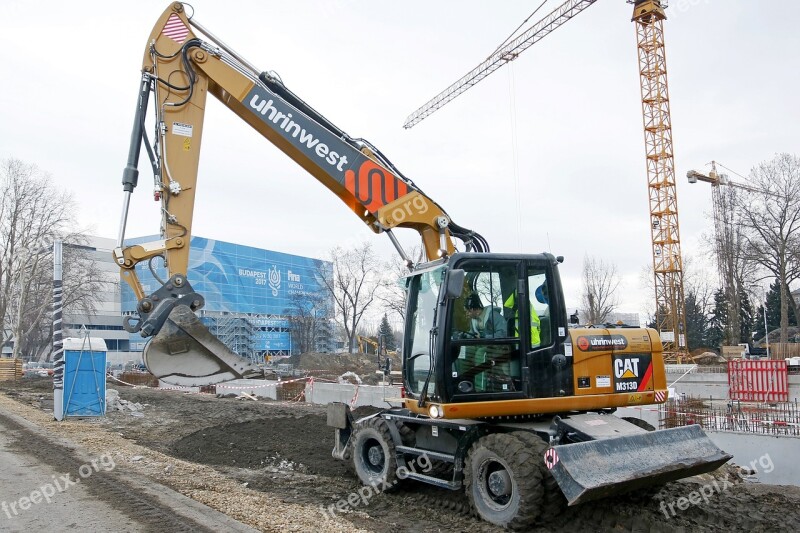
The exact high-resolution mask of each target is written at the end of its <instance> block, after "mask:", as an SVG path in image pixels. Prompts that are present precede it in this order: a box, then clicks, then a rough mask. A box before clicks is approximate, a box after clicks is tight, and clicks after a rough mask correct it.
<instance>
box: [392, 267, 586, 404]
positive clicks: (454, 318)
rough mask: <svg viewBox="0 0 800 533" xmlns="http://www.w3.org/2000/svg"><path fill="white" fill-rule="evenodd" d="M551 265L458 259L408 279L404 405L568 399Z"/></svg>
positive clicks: (568, 370) (559, 304) (568, 374)
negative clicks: (422, 401) (408, 402)
mask: <svg viewBox="0 0 800 533" xmlns="http://www.w3.org/2000/svg"><path fill="white" fill-rule="evenodd" d="M557 264H558V261H557V260H556V258H555V257H553V256H552V255H550V254H538V255H524V256H520V255H511V254H488V253H472V254H470V253H458V254H454V255H453V256H452V257H450V258H449V259H448V260H447V262H446V263H438V264H433V265H428V266H426V267H424V268H422V269H420V270H418V271H416V272H414V273H412V274H411V275H409V276H408V278H407V284H406V287H407V294H408V302H407V311H406V330H405V331H406V333H405V335H406V337H405V339H404V341H405V342H404V343H403V358H404V365H403V368H404V381H405V386H406V392H407V396H408V397H409V398H411V399H417V400H419V399H421V397H423V396H424V399H426V400H430V401H434V402H442V403H458V402H478V401H491V400H514V399H526V398H548V397H555V396H567V395H570V394H572V365H570V364H567V363H568V362H567V359H566V357H565V355H564V339H565V337H566V329H567V317H566V311H565V306H564V303H563V295H562V291H561V281H560V278H559V276H558V270H557ZM423 391H424V392H425V394H424V395H423Z"/></svg>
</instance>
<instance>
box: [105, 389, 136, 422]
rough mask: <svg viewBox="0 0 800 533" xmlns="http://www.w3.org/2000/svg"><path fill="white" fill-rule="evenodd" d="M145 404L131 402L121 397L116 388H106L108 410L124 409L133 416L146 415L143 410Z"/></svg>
mask: <svg viewBox="0 0 800 533" xmlns="http://www.w3.org/2000/svg"><path fill="white" fill-rule="evenodd" d="M144 408H145V406H144V405H143V404H141V403H138V402H129V401H128V400H123V399H122V398H120V397H119V392H118V391H116V390H114V389H106V411H109V410H111V411H115V410H116V411H124V412H128V413H130V414H131V415H133V416H144V414H143V413H142V412H141V411H142V410H143V409H144Z"/></svg>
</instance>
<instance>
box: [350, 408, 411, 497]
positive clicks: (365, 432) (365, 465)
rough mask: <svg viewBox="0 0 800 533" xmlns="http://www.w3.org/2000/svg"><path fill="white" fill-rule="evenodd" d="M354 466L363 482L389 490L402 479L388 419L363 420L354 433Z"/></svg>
mask: <svg viewBox="0 0 800 533" xmlns="http://www.w3.org/2000/svg"><path fill="white" fill-rule="evenodd" d="M352 454H353V467H354V468H355V471H356V475H358V479H359V480H360V481H361V483H362V484H364V485H369V486H372V487H378V488H379V490H381V491H383V490H388V489H391V488H393V487H395V486H396V485H397V484H398V483H399V481H400V480H399V479H398V477H397V466H398V465H397V455H396V454H395V445H394V441H393V440H392V435H391V433H390V432H389V426H388V422H387V421H386V420H384V419H383V418H373V419H370V420H367V421H366V422H364V424H363V425H361V426H360V427H359V428H358V430H357V431H356V433H355V435H354V436H353V449H352Z"/></svg>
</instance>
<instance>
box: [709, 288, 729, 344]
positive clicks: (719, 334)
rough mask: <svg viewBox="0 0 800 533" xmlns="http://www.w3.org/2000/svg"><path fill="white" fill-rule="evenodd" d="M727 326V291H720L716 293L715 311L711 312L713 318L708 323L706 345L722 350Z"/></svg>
mask: <svg viewBox="0 0 800 533" xmlns="http://www.w3.org/2000/svg"><path fill="white" fill-rule="evenodd" d="M727 325H728V304H727V301H726V299H725V291H723V290H722V289H719V290H717V291H716V292H715V293H714V309H713V310H712V311H711V318H710V319H709V321H708V329H707V330H706V345H707V346H710V347H714V348H720V346H721V345H722V342H723V341H724V340H725V327H726V326H727Z"/></svg>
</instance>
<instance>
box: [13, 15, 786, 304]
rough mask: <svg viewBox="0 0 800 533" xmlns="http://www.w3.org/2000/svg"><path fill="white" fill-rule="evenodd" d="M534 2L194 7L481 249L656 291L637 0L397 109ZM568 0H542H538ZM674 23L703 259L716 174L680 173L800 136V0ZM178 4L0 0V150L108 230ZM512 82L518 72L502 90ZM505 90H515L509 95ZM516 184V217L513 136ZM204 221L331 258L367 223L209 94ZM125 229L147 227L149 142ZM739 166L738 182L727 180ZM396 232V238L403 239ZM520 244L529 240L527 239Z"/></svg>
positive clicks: (682, 152)
mask: <svg viewBox="0 0 800 533" xmlns="http://www.w3.org/2000/svg"><path fill="white" fill-rule="evenodd" d="M539 3H540V2H539V0H533V1H519V0H513V1H503V2H488V1H485V2H479V1H463V0H460V1H454V0H448V1H436V2H434V1H430V0H426V1H417V0H405V1H403V2H377V1H372V2H368V1H366V0H337V1H327V2H325V1H311V0H307V1H303V0H300V1H291V2H290V1H281V2H277V1H271V0H258V1H237V0H229V1H227V2H218V1H216V2H215V1H211V0H195V1H194V2H192V5H193V6H194V9H195V13H196V19H197V20H198V21H199V22H200V23H201V24H203V25H204V26H206V27H207V28H209V30H211V31H212V32H214V33H215V34H216V35H217V36H218V37H219V38H220V39H222V40H223V41H225V42H226V43H227V44H229V45H230V46H232V47H233V48H234V49H235V50H236V51H238V52H239V53H240V54H241V55H242V56H244V57H245V58H246V59H247V60H248V61H249V62H250V63H252V64H254V65H256V66H257V67H258V68H259V69H262V70H274V71H276V72H278V73H279V74H280V76H281V77H282V79H283V80H284V82H285V83H286V85H287V86H288V87H289V88H290V89H291V90H293V91H294V92H295V93H297V94H298V95H299V96H300V97H302V98H303V99H305V100H306V101H307V102H308V103H309V104H311V105H312V106H314V107H315V108H316V109H317V110H319V111H320V112H322V113H323V114H324V115H326V116H327V117H328V118H329V119H330V120H331V121H333V122H334V123H335V124H337V125H338V126H339V127H341V128H342V129H344V130H345V131H347V132H348V133H349V134H351V135H353V136H356V137H364V138H366V139H369V140H370V141H371V142H372V143H373V144H375V145H376V146H377V147H378V148H379V149H380V150H381V151H382V152H384V153H385V154H386V155H387V156H388V157H389V158H390V159H392V161H393V162H394V163H395V165H397V166H398V168H400V169H401V170H402V171H403V172H404V173H405V174H406V175H407V176H408V177H410V178H411V179H413V180H414V181H415V182H416V183H417V184H418V185H419V186H420V187H421V188H422V189H423V190H424V191H425V193H426V194H427V195H428V196H430V197H431V198H433V199H434V200H436V201H437V202H439V203H440V204H441V205H442V206H443V207H444V208H445V209H446V210H447V212H448V213H449V214H450V215H451V216H452V218H453V219H454V220H455V221H456V222H457V223H459V224H460V225H462V226H466V227H469V228H472V229H475V230H477V231H479V232H480V233H481V234H483V235H484V236H485V237H486V238H487V239H488V240H489V242H490V244H491V246H492V250H493V251H505V252H516V251H520V250H522V251H525V252H541V251H550V252H552V253H553V254H556V255H563V256H564V257H565V258H566V259H565V262H564V265H563V268H562V280H563V282H564V290H565V293H566V296H567V299H568V301H572V302H574V303H575V304H577V300H578V294H579V290H580V273H581V264H582V260H583V257H584V256H585V255H587V254H588V255H589V256H591V257H594V258H597V259H602V260H604V261H606V262H611V263H614V264H616V265H617V268H618V270H619V271H620V273H621V274H622V276H623V284H622V287H621V290H620V291H621V292H620V296H621V299H622V301H623V305H622V310H623V311H628V312H643V311H645V310H646V309H647V308H648V307H652V303H651V302H652V301H653V299H654V296H653V295H652V293H651V292H650V290H649V289H646V288H645V287H643V286H642V283H641V279H640V278H641V271H642V269H644V268H646V267H647V266H648V265H650V264H651V262H652V251H651V245H650V231H649V225H648V224H649V221H648V219H649V217H648V212H649V203H648V195H647V178H646V174H645V160H644V141H643V134H642V118H641V101H640V92H639V79H638V71H637V67H638V65H637V59H636V39H635V32H634V25H633V23H631V22H630V18H631V12H632V8H631V6H630V5H629V4H627V3H626V2H624V1H623V0H599V1H598V2H597V3H596V4H595V5H594V6H592V7H590V8H588V9H587V10H586V11H584V12H583V13H582V14H580V15H578V16H577V17H576V18H575V19H573V20H572V21H570V22H568V23H567V24H566V25H564V26H563V27H562V28H560V29H558V30H557V31H556V32H554V33H552V34H551V35H550V36H548V37H547V38H545V39H544V40H543V41H541V42H540V43H538V44H536V45H534V46H533V47H531V48H529V49H528V50H527V51H526V52H525V53H524V54H523V55H521V56H520V58H519V59H518V60H517V61H515V62H514V63H513V64H512V66H511V68H508V67H505V68H503V69H501V70H499V71H497V72H495V73H494V74H493V75H492V76H491V77H489V78H488V79H486V80H484V81H483V82H481V83H480V84H479V85H477V86H476V87H474V88H472V89H470V90H469V91H467V92H466V93H465V94H463V95H462V96H460V97H459V98H457V99H456V100H455V101H453V102H452V103H450V104H449V105H447V106H446V107H444V108H443V109H441V110H440V111H438V112H437V113H436V114H434V115H433V116H431V117H429V118H428V119H426V120H425V121H423V122H422V123H421V124H419V125H417V126H416V127H415V128H413V129H411V130H403V128H402V124H403V122H404V119H405V118H406V116H407V115H409V114H410V113H411V112H412V111H414V110H415V109H416V108H417V107H419V106H420V105H422V104H423V103H425V102H426V101H428V100H429V99H430V98H431V97H433V96H434V95H436V94H437V93H438V92H439V91H441V90H442V89H444V88H445V87H446V86H448V85H449V84H451V83H452V82H454V81H455V80H456V79H458V78H460V77H461V76H462V75H463V74H465V73H466V72H467V71H469V70H470V69H472V68H473V67H474V66H476V65H477V64H478V63H479V62H481V61H482V60H483V59H484V58H485V57H487V55H488V54H489V53H491V52H492V51H493V50H494V48H495V47H496V46H497V45H498V44H499V43H500V42H501V41H502V40H503V39H505V37H506V36H507V35H508V34H509V33H510V32H511V31H512V30H513V29H514V28H515V27H516V26H517V25H518V24H519V23H521V22H522V20H523V19H524V18H525V17H526V16H527V15H528V14H529V13H530V12H531V11H532V10H533V8H534V7H535V6H536V5H538V4H539ZM560 3H561V0H550V1H549V2H548V5H547V6H546V7H545V9H543V10H542V11H541V12H540V13H545V12H546V11H548V10H550V9H553V8H554V7H555V6H557V5H559V4H560ZM670 3H671V6H670V8H669V10H668V15H669V17H670V18H669V20H668V21H667V22H666V23H665V32H666V42H667V63H668V69H669V84H670V97H671V105H672V119H673V137H674V144H675V163H676V174H677V176H678V204H679V212H680V230H681V241H682V247H683V252H684V255H685V256H689V257H693V258H694V261H695V264H698V263H700V262H701V261H702V259H703V253H704V246H703V235H704V234H708V232H709V231H711V228H712V226H711V222H710V220H709V218H708V216H709V213H710V208H711V190H710V187H708V186H707V185H706V184H703V183H699V184H696V185H689V184H688V182H687V181H686V178H685V175H686V171H687V170H689V169H691V168H697V169H700V170H703V169H707V168H708V167H705V164H706V163H708V162H709V161H711V160H712V159H716V160H717V161H720V162H722V163H723V164H725V165H726V166H728V167H730V168H732V169H734V170H736V171H738V172H740V173H742V174H747V173H748V172H749V169H750V168H751V167H753V166H754V165H756V164H757V163H759V162H760V161H763V160H766V159H770V158H772V156H773V155H774V154H775V153H776V152H784V151H785V152H792V153H795V154H798V153H800V149H798V141H800V139H799V138H798V137H799V135H798V124H800V106H798V103H797V95H798V94H800V69H798V65H799V63H800V61H799V60H798V59H797V52H798V50H800V33H798V31H797V28H796V25H797V21H798V20H800V2H797V1H796V0H772V1H770V2H769V3H767V2H752V1H747V0H673V1H672V2H670ZM168 5H169V4H168V2H165V1H159V2H155V1H152V0H138V1H136V2H108V1H104V2H99V1H77V0H76V1H74V2H63V1H59V2H55V1H50V0H40V1H37V2H31V1H13V0H0V64H2V65H3V76H2V81H3V83H2V88H0V117H2V128H0V158H8V157H15V158H18V159H21V160H23V161H25V162H27V163H34V164H36V165H38V166H39V167H40V168H41V169H43V170H45V171H47V172H49V173H50V174H52V176H53V178H54V181H55V183H57V185H58V186H59V187H63V188H64V189H66V190H68V191H70V192H72V193H73V194H74V197H75V199H76V204H77V208H78V210H79V212H78V217H77V218H78V220H79V222H80V224H81V225H82V227H83V228H85V229H87V230H88V231H89V232H90V233H92V234H95V235H100V236H103V237H112V238H116V236H117V233H118V226H119V218H120V212H121V204H122V187H121V176H122V169H123V167H124V166H125V161H126V157H127V151H128V144H129V137H130V130H131V125H132V122H133V112H134V107H135V99H136V94H137V86H138V81H139V77H140V76H139V71H140V68H141V61H142V54H143V52H144V50H145V46H146V44H147V43H146V39H147V37H148V35H149V34H150V31H151V29H152V27H153V24H154V23H155V21H156V19H157V18H158V17H159V15H160V14H161V13H162V11H163V10H164V9H165V8H166V7H167V6H168ZM512 82H513V89H512ZM512 101H513V102H514V104H513V105H512ZM512 112H513V116H514V117H515V119H516V138H517V143H516V147H517V154H518V169H519V170H518V171H519V180H520V189H521V199H522V200H521V205H522V211H523V212H522V216H521V234H520V232H519V230H518V227H519V226H518V224H517V215H516V199H515V179H514V165H513V159H514V158H513V154H514V144H513V142H512V138H513V135H512V134H513V133H514V130H513V129H512V120H511V118H512ZM204 133H205V135H204V139H203V154H202V156H201V159H200V175H199V185H198V189H199V190H198V193H197V206H196V209H195V220H194V234H196V235H199V236H204V237H208V238H214V239H221V240H226V241H231V242H235V243H239V244H246V245H251V246H257V247H262V248H267V249H272V250H278V251H282V252H287V253H293V254H299V255H310V256H317V257H321V256H323V255H324V254H325V253H326V251H327V250H329V249H330V248H332V247H333V246H335V245H345V246H346V245H347V244H348V243H352V242H358V241H361V240H369V239H372V241H373V242H374V243H375V244H376V248H377V249H378V250H379V251H380V252H381V253H382V254H384V255H385V256H386V257H387V258H389V257H390V254H391V253H392V248H391V247H390V245H389V242H388V239H386V238H385V237H382V236H373V234H372V233H371V232H370V231H369V230H368V229H367V228H366V227H365V226H364V225H363V224H362V223H361V222H360V221H359V220H358V219H357V218H356V217H354V216H353V215H352V214H351V213H350V212H349V211H348V210H347V209H346V208H343V206H342V205H341V203H340V201H339V200H338V199H337V198H336V197H335V196H334V195H332V194H331V193H329V192H328V191H327V189H325V188H324V187H322V186H321V185H319V184H318V183H317V182H316V181H315V180H314V179H313V178H312V177H310V175H308V174H306V173H305V171H303V170H302V169H301V168H300V167H299V166H297V165H296V164H294V163H293V162H292V161H291V160H289V159H288V158H287V157H286V156H285V155H283V154H282V153H281V152H280V151H279V150H278V149H277V148H275V147H274V146H272V145H271V144H270V143H269V142H267V141H266V140H265V139H263V138H262V137H260V135H258V134H257V133H256V132H255V131H253V130H251V129H250V128H249V126H247V125H246V124H245V123H244V122H242V121H241V120H239V119H238V118H237V117H235V116H234V115H233V114H232V113H230V112H229V111H228V110H227V108H225V107H224V106H223V105H222V104H219V103H218V102H216V101H215V100H214V99H213V98H209V105H208V107H207V112H206V123H205V127H204ZM140 169H141V175H140V182H139V183H140V186H139V188H138V189H137V191H136V193H135V195H134V196H135V200H134V202H133V205H132V211H131V216H130V219H129V224H128V233H127V235H128V236H139V235H146V234H153V233H156V232H157V231H158V221H159V218H158V211H157V205H156V204H155V203H154V202H153V201H152V177H151V176H152V173H151V172H150V170H149V166H148V164H147V162H146V156H145V155H144V153H143V155H142V161H141V162H140ZM736 179H739V178H736ZM415 239H416V236H415V234H409V233H408V232H405V235H403V237H402V240H403V242H404V243H407V244H408V245H410V244H412V243H414V242H415ZM520 243H521V245H522V246H521V248H520Z"/></svg>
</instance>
